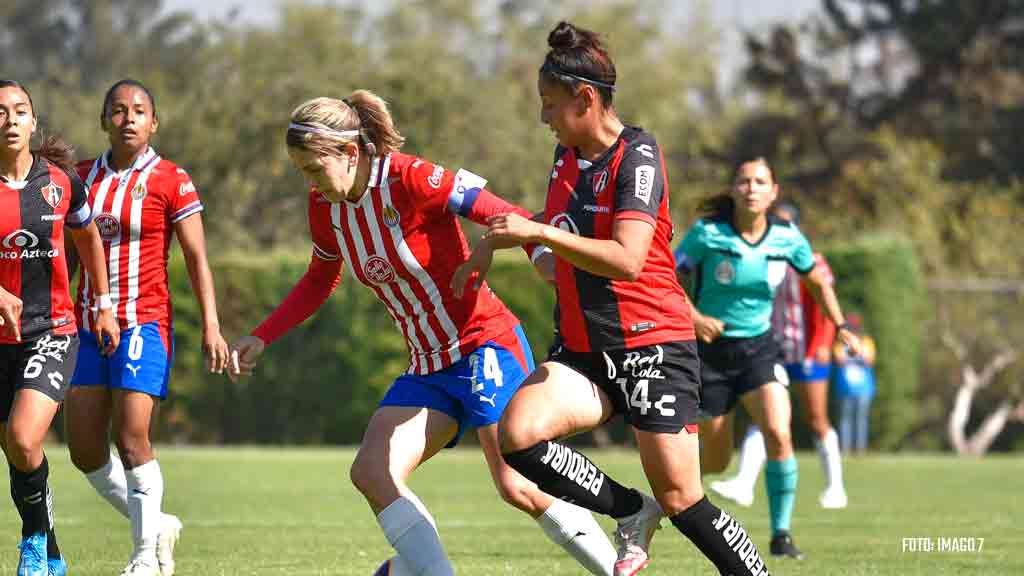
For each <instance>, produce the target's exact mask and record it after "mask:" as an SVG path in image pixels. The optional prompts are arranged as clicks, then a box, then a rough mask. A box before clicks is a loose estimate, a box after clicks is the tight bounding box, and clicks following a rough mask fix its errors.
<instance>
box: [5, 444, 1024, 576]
mask: <svg viewBox="0 0 1024 576" xmlns="http://www.w3.org/2000/svg"><path fill="white" fill-rule="evenodd" d="M591 454H592V456H593V457H594V459H595V461H596V462H598V463H599V464H600V465H602V466H603V467H605V469H606V470H607V472H609V473H611V474H613V475H615V476H616V477H617V478H618V479H619V480H620V481H623V482H627V483H632V484H633V485H637V486H640V485H643V486H646V484H642V483H643V477H642V472H641V470H640V468H639V460H638V458H637V456H636V454H634V453H632V452H625V451H621V452H620V451H616V452H591ZM353 455H354V452H353V451H352V450H345V449H339V450H333V449H323V450H317V449H281V450H276V449H275V450H270V449H214V448H211V449H202V448H163V449H162V450H161V451H160V462H161V467H162V469H163V472H164V475H165V479H166V492H165V499H164V504H165V505H164V508H165V510H166V511H168V512H172V513H175V514H177V515H179V516H180V517H181V519H182V520H183V521H184V524H185V529H184V531H183V532H182V540H181V541H180V543H179V547H178V552H177V555H176V556H177V561H178V562H177V565H178V572H177V573H178V574H180V575H182V576H190V575H196V576H215V575H267V576H277V575H280V576H284V575H289V576H291V575H327V574H348V575H354V576H370V574H372V573H373V570H374V569H375V568H376V567H377V565H378V564H379V563H380V562H381V561H382V560H384V559H385V558H387V557H389V556H390V555H391V554H392V552H391V548H390V547H389V546H388V544H387V542H386V541H385V540H384V537H383V535H382V534H381V533H380V530H379V529H378V528H377V525H376V523H375V522H374V519H373V516H372V514H371V513H370V510H369V508H367V506H366V505H365V504H364V503H363V501H362V498H361V497H360V496H359V494H358V493H357V492H356V490H355V489H354V488H353V487H352V485H351V484H350V483H349V480H348V467H349V464H350V463H351V461H352V458H353ZM49 458H50V462H51V485H52V486H53V487H54V490H55V501H56V510H57V531H58V537H59V541H60V544H61V547H62V549H63V551H64V554H65V556H66V557H67V559H68V562H69V564H70V570H69V574H73V575H74V576H101V575H102V576H113V575H116V574H118V573H119V572H120V570H121V568H123V567H124V564H125V563H126V561H127V559H128V556H129V553H130V552H131V550H130V538H129V534H128V523H127V520H124V519H123V518H121V517H120V516H118V515H117V514H116V513H115V512H114V511H113V510H112V509H111V508H110V507H109V506H108V505H107V504H106V502H104V501H101V499H100V497H99V496H97V495H96V494H95V493H93V491H92V489H91V488H90V487H89V485H88V483H87V482H86V480H85V478H84V477H83V476H82V475H81V474H79V473H78V472H77V471H76V470H74V468H73V467H72V466H71V463H70V461H69V460H68V458H67V452H66V449H65V448H64V447H62V446H50V447H49ZM799 461H800V473H801V476H800V487H799V499H798V502H797V508H796V513H795V516H794V523H793V526H794V533H795V536H796V541H797V543H798V544H799V545H800V547H801V548H802V549H803V550H804V552H805V553H806V554H807V559H806V560H804V561H802V562H796V561H782V560H776V559H773V560H770V568H771V571H772V574H776V575H778V574H806V575H812V574H813V575H816V576H817V575H826V574H827V575H850V576H853V575H858V576H859V575H865V576H867V575H875V574H892V575H901V576H914V575H920V576H933V575H945V574H948V575H956V576H964V575H968V574H985V575H1013V574H1024V526H1022V521H1024V515H1022V512H1024V504H1022V503H1021V498H1020V491H1021V486H1022V482H1024V480H1022V478H1024V461H1022V460H1021V459H1020V458H1008V457H999V458H990V459H986V460H983V461H962V460H955V459H953V458H951V457H948V456H888V455H887V456H872V457H867V458H862V459H849V460H847V461H846V462H845V471H846V478H847V490H848V492H849V495H850V507H849V508H848V509H846V510H841V511H823V510H820V509H819V508H818V505H817V493H818V491H819V489H820V486H821V482H822V478H821V473H820V469H819V467H818V462H817V457H816V455H814V454H812V453H802V454H800V455H799ZM413 487H414V489H415V490H416V491H417V493H418V494H419V495H420V496H421V497H422V499H423V500H424V501H425V502H426V504H427V505H428V506H429V507H430V509H431V510H432V511H433V513H434V516H435V517H436V518H437V520H438V523H439V527H440V530H441V537H442V539H443V541H444V542H445V544H446V546H447V548H448V551H449V554H450V555H451V558H452V560H453V563H454V564H455V567H456V570H457V571H458V574H460V575H465V576H485V575H493V574H516V575H543V576H556V575H560V574H566V575H567V574H583V571H582V570H581V569H580V568H579V567H578V566H577V565H576V564H575V563H574V562H572V561H570V560H569V558H568V557H567V556H566V555H565V554H564V553H562V551H561V549H559V548H557V547H555V546H554V545H553V544H551V543H549V542H548V541H547V540H546V539H545V538H544V537H543V535H542V534H541V532H540V530H539V529H538V528H537V526H536V524H535V523H534V522H532V521H531V520H529V519H528V518H527V517H526V516H525V515H523V514H521V513H519V512H517V511H514V510H513V509H512V508H510V507H508V506H505V505H504V504H503V503H502V502H501V501H500V500H499V499H498V497H497V495H496V494H495V492H494V489H493V487H492V486H491V483H490V479H489V476H488V475H487V469H486V467H485V465H484V462H483V458H482V456H481V455H480V454H479V453H478V452H477V451H475V450H472V449H464V450H456V451H448V452H445V453H442V454H441V455H439V456H438V457H437V458H435V459H434V460H433V461H432V462H429V463H428V464H426V465H425V466H424V467H423V468H422V469H421V470H420V471H419V472H418V473H417V474H416V475H415V476H414V479H413ZM716 502H717V503H719V504H722V502H720V501H716ZM766 507H767V504H766V501H765V498H764V495H763V489H762V491H761V493H759V494H758V500H757V501H756V502H755V503H754V506H753V507H752V508H750V509H740V508H737V507H736V506H735V505H731V504H728V505H726V506H725V508H726V509H728V510H729V511H731V512H734V513H736V516H738V517H739V518H740V519H742V520H743V522H744V523H745V525H746V527H747V529H748V530H749V531H750V532H751V533H752V535H753V536H754V537H755V540H756V542H757V544H758V546H759V548H760V549H761V551H762V552H763V553H765V554H767V551H768V521H767V511H766ZM601 521H602V524H603V525H605V526H606V527H608V528H609V529H610V528H611V526H612V524H611V523H610V522H607V521H606V520H605V519H602V520H601ZM662 525H663V529H662V530H660V531H659V532H658V533H657V535H656V536H655V539H654V542H653V544H652V545H651V557H652V561H651V564H650V566H649V567H648V568H647V569H646V570H645V571H644V572H642V574H644V575H646V576H658V575H669V574H672V575H679V574H686V575H696V574H709V575H710V574H716V572H715V570H714V568H713V567H712V566H711V565H710V563H708V562H707V561H706V560H704V558H703V557H701V556H700V555H699V553H697V552H696V550H695V549H694V548H693V547H692V546H691V545H690V544H689V542H688V541H687V540H685V539H684V538H683V537H682V535H680V534H679V533H678V532H677V531H676V530H675V529H674V528H673V527H672V526H671V524H669V523H668V522H667V521H663V523H662ZM19 534H20V521H19V519H18V517H17V513H16V512H15V510H14V506H13V504H11V503H10V502H9V500H8V503H6V504H5V505H4V506H3V512H2V513H0V535H2V538H3V541H2V542H0V573H2V574H12V573H13V572H14V570H15V565H16V563H17V548H16V544H17V541H18V537H19ZM950 537H955V538H961V540H956V541H951V540H945V539H946V538H950ZM906 538H926V539H929V540H915V541H912V542H911V541H905V540H904V539H906ZM981 539H984V543H983V546H982V547H981V549H980V550H976V551H973V552H972V551H963V550H961V551H955V550H953V551H939V550H938V548H939V547H940V546H956V545H960V546H969V545H971V544H973V545H974V546H975V547H978V545H979V544H981ZM928 543H931V544H932V545H933V546H934V550H933V551H931V552H926V551H918V552H912V551H904V547H905V546H907V547H913V546H916V547H917V548H921V547H923V546H927V544H928Z"/></svg>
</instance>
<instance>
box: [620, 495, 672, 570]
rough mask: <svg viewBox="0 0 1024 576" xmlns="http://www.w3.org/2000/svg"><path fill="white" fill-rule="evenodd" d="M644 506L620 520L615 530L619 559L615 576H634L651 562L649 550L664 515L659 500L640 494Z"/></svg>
mask: <svg viewBox="0 0 1024 576" xmlns="http://www.w3.org/2000/svg"><path fill="white" fill-rule="evenodd" d="M640 497H641V498H642V499H643V503H644V504H643V506H642V507H641V508H640V510H638V511H637V512H636V513H634V514H631V515H629V516H626V517H625V518H619V519H618V522H619V525H618V526H617V527H616V529H615V544H616V545H617V546H618V557H617V559H616V560H615V568H614V571H613V572H612V573H613V574H614V575H615V576H633V575H634V574H636V573H637V572H639V571H641V570H643V569H644V568H645V567H646V566H647V563H648V562H649V560H648V558H647V548H648V547H649V546H650V545H651V538H653V537H654V531H655V530H657V529H658V528H660V527H661V526H660V524H661V517H662V516H664V513H663V512H662V511H661V506H659V505H658V502H657V500H655V499H654V498H651V497H650V496H648V495H646V494H640Z"/></svg>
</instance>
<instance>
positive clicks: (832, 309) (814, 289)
mask: <svg viewBox="0 0 1024 576" xmlns="http://www.w3.org/2000/svg"><path fill="white" fill-rule="evenodd" d="M802 280H803V282H804V285H806V286H807V290H808V291H809V292H810V293H811V296H812V297H813V298H814V301H815V303H817V304H818V306H821V308H822V309H823V310H825V312H826V313H827V314H828V317H829V319H830V320H832V322H834V323H835V325H836V334H837V335H838V336H839V339H840V340H842V341H843V344H846V346H847V347H848V348H849V349H850V353H851V354H852V355H854V356H860V355H861V353H862V352H863V350H862V346H861V342H860V338H858V337H857V335H856V334H854V333H853V331H852V330H850V328H849V327H848V326H847V325H846V320H845V319H844V317H843V310H842V308H840V307H839V299H838V298H836V291H835V289H833V288H832V283H831V282H829V281H828V278H827V277H826V273H825V272H824V271H823V270H822V267H820V266H816V267H815V268H814V269H813V270H811V272H810V273H809V274H807V275H805V276H803V278H802Z"/></svg>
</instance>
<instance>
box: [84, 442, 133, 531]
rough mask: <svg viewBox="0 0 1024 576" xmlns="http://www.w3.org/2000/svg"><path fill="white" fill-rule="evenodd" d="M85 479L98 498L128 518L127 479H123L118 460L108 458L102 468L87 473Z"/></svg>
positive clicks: (122, 467)
mask: <svg viewBox="0 0 1024 576" xmlns="http://www.w3.org/2000/svg"><path fill="white" fill-rule="evenodd" d="M85 477H86V479H88V480H89V484H92V487H93V488H95V489H96V492H98V493H99V495H100V496H103V498H104V499H105V500H106V501H107V502H110V505H111V506H113V507H114V509H115V510H117V511H118V512H120V513H121V515H122V516H124V517H125V518H128V479H127V478H125V475H124V465H123V464H121V459H120V458H117V457H116V456H114V457H110V458H108V459H107V463H106V464H104V465H103V467H102V468H100V469H98V470H93V471H92V472H89V473H88V474H86V475H85Z"/></svg>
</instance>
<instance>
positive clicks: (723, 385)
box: [698, 332, 789, 417]
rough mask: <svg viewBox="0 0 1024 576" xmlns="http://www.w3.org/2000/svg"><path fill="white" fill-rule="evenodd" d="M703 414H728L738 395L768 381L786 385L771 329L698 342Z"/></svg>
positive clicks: (778, 351)
mask: <svg viewBox="0 0 1024 576" xmlns="http://www.w3.org/2000/svg"><path fill="white" fill-rule="evenodd" d="M698 348H699V351H700V360H701V371H700V379H701V382H702V384H703V388H701V404H700V410H701V415H702V416H708V417H714V416H722V415H723V414H728V413H729V412H731V411H732V409H733V408H735V407H736V402H738V401H739V399H740V397H741V396H743V395H744V394H746V393H747V392H750V391H751V390H755V389H757V388H760V387H761V386H764V385H765V384H767V383H769V382H778V383H780V384H782V385H783V386H788V385H789V377H788V376H787V375H786V368H785V367H784V366H783V365H782V350H781V349H780V348H779V345H778V343H777V342H776V341H775V338H773V337H772V334H771V332H766V333H764V334H761V335H760V336H754V337H752V338H726V337H724V336H723V337H721V338H718V339H717V340H715V341H714V342H712V343H710V344H707V343H705V342H700V344H699V347H698Z"/></svg>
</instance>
